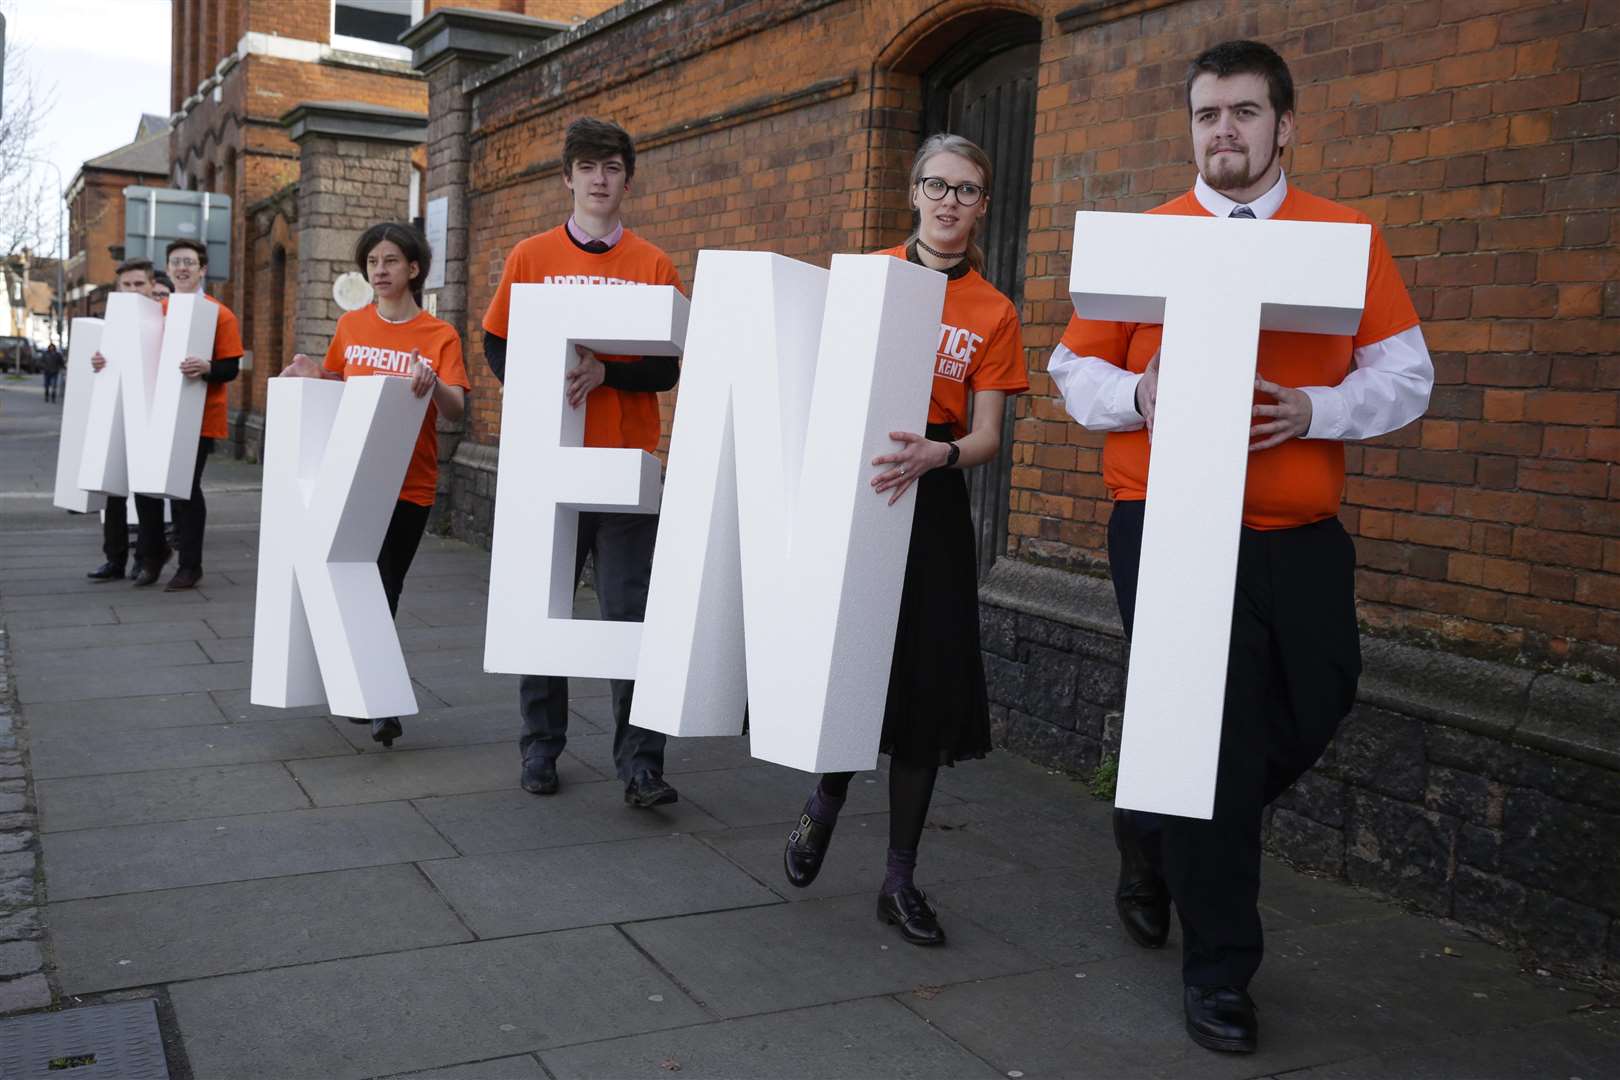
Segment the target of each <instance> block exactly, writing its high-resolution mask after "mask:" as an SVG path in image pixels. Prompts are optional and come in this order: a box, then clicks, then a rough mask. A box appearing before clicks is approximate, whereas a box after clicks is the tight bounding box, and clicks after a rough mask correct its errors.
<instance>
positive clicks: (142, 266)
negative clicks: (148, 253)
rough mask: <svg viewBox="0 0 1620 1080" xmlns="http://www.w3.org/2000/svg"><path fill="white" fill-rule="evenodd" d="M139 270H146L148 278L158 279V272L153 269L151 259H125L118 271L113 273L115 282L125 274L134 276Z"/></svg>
mask: <svg viewBox="0 0 1620 1080" xmlns="http://www.w3.org/2000/svg"><path fill="white" fill-rule="evenodd" d="M137 270H145V271H146V276H147V277H149V278H152V279H153V280H156V279H157V271H156V270H155V269H153V267H152V260H151V259H125V260H124V261H123V262H121V263H119V264H118V269H116V270H114V271H113V280H114V281H117V280H118V279H119V278H121V277H123V276H124V275H125V274H133V273H134V272H135V271H137Z"/></svg>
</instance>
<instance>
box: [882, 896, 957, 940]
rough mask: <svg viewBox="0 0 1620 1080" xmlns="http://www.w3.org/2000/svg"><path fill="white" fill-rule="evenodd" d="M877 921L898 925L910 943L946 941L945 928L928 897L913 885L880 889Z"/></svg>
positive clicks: (901, 933) (902, 934)
mask: <svg viewBox="0 0 1620 1080" xmlns="http://www.w3.org/2000/svg"><path fill="white" fill-rule="evenodd" d="M877 917H878V922H881V923H888V924H889V925H890V926H898V927H900V936H901V937H903V938H905V939H906V940H907V941H909V942H911V943H912V944H913V945H943V944H945V929H944V928H943V927H942V926H940V925H939V915H938V914H936V913H935V911H934V908H933V906H932V905H931V904H929V903H928V897H927V896H926V895H924V894H923V891H922V890H921V889H919V888H917V886H915V885H904V886H901V887H900V888H899V889H896V890H895V891H894V892H892V893H879V894H878V902H877Z"/></svg>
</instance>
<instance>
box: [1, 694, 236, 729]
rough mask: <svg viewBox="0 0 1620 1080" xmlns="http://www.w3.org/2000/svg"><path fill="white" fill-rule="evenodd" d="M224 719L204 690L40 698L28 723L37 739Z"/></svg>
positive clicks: (31, 709)
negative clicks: (101, 697)
mask: <svg viewBox="0 0 1620 1080" xmlns="http://www.w3.org/2000/svg"><path fill="white" fill-rule="evenodd" d="M245 692H246V691H244V693H245ZM224 719H225V714H224V713H222V712H220V710H219V706H217V705H215V704H214V699H213V698H212V697H210V696H209V695H208V694H205V693H192V694H153V695H151V696H149V697H126V698H118V699H115V700H100V701H62V702H41V703H40V704H38V705H30V706H28V727H29V729H30V730H31V731H32V732H33V733H34V738H35V740H36V741H38V740H39V739H40V738H42V737H44V736H46V735H47V734H49V735H53V736H54V735H57V734H63V735H66V734H72V735H73V736H74V737H75V738H82V739H95V738H103V737H105V736H108V735H124V734H128V733H130V732H134V731H149V730H152V729H155V728H166V727H190V726H192V725H195V724H218V723H220V722H221V721H222V720H224Z"/></svg>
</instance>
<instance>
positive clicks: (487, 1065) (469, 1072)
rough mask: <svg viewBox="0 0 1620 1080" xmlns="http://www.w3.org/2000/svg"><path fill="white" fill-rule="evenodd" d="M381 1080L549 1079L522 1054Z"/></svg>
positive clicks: (533, 1061)
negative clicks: (520, 1055)
mask: <svg viewBox="0 0 1620 1080" xmlns="http://www.w3.org/2000/svg"><path fill="white" fill-rule="evenodd" d="M382 1080H549V1077H548V1075H547V1073H546V1071H545V1070H544V1069H542V1068H541V1067H540V1062H538V1061H537V1060H535V1059H534V1057H533V1056H531V1055H529V1054H524V1055H523V1056H522V1057H501V1058H491V1059H489V1060H488V1061H474V1062H469V1063H468V1064H466V1065H452V1066H450V1067H449V1068H448V1069H429V1070H428V1071H427V1072H413V1073H395V1074H394V1075H393V1076H391V1077H384V1078H382Z"/></svg>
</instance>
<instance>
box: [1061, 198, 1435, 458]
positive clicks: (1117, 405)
mask: <svg viewBox="0 0 1620 1080" xmlns="http://www.w3.org/2000/svg"><path fill="white" fill-rule="evenodd" d="M1287 196H1288V178H1287V177H1285V176H1278V177H1277V182H1276V183H1275V184H1273V185H1272V186H1271V190H1269V191H1267V192H1266V193H1265V194H1264V195H1262V196H1260V197H1259V198H1258V199H1256V200H1254V202H1252V203H1249V204H1248V207H1249V209H1251V210H1253V211H1254V216H1255V218H1256V219H1258V220H1262V221H1263V220H1265V219H1267V218H1269V217H1271V216H1272V215H1273V214H1275V213H1276V212H1277V210H1278V208H1279V207H1281V206H1282V204H1283V199H1285V198H1287ZM1193 197H1194V198H1196V199H1197V200H1198V203H1199V205H1200V206H1202V207H1203V208H1204V209H1205V210H1208V211H1209V212H1210V214H1212V215H1213V216H1215V217H1230V216H1231V214H1232V210H1233V209H1234V208H1235V207H1237V206H1241V205H1243V204H1241V203H1237V202H1233V201H1232V200H1231V199H1229V198H1227V197H1226V196H1225V195H1222V194H1221V193H1220V192H1218V191H1216V190H1215V189H1214V188H1212V187H1210V186H1209V185H1208V184H1206V183H1204V178H1203V177H1202V176H1200V177H1199V178H1198V180H1197V181H1196V182H1195V183H1194V184H1193ZM1046 370H1047V373H1048V374H1049V375H1051V377H1052V383H1053V385H1054V386H1056V387H1057V390H1058V393H1059V394H1060V395H1061V396H1062V398H1063V407H1064V408H1065V409H1066V410H1068V413H1069V415H1070V416H1072V417H1074V420H1075V422H1076V423H1078V424H1079V425H1080V426H1081V427H1083V428H1085V429H1086V430H1087V431H1135V430H1136V429H1137V428H1139V427H1141V426H1142V415H1141V414H1140V413H1138V412H1137V411H1136V384H1137V383H1138V382H1140V381H1141V379H1142V376H1141V375H1138V374H1136V373H1134V372H1130V371H1126V370H1125V369H1124V368H1121V367H1115V366H1114V365H1113V364H1110V363H1109V362H1108V361H1106V360H1104V359H1102V358H1101V357H1098V356H1076V355H1075V354H1074V353H1073V352H1072V351H1071V350H1069V349H1068V348H1066V347H1065V346H1063V345H1061V344H1060V345H1058V347H1057V348H1056V349H1054V350H1053V351H1052V359H1051V360H1050V361H1049V362H1048V363H1047V366H1046ZM1433 387H1434V364H1433V362H1431V361H1430V359H1429V347H1428V346H1427V345H1426V344H1424V341H1423V329H1422V327H1418V326H1414V327H1412V328H1411V329H1409V330H1402V331H1401V332H1400V333H1398V334H1393V335H1391V336H1390V337H1387V338H1385V339H1384V340H1382V341H1375V342H1373V343H1372V344H1371V345H1363V346H1360V347H1359V348H1357V349H1356V350H1355V352H1353V353H1352V354H1351V369H1350V373H1349V374H1348V375H1346V376H1345V377H1344V381H1343V382H1341V383H1339V385H1337V386H1301V387H1299V389H1300V390H1301V391H1303V392H1304V394H1305V395H1306V396H1307V397H1309V398H1310V399H1311V426H1310V429H1309V430H1307V431H1306V432H1305V435H1304V438H1307V439H1341V440H1350V439H1371V438H1375V437H1376V436H1379V435H1384V434H1387V433H1388V432H1391V431H1394V430H1396V429H1397V428H1402V427H1405V426H1406V425H1407V424H1410V423H1411V422H1412V421H1413V420H1416V419H1417V418H1418V417H1420V416H1422V415H1423V413H1424V411H1425V410H1426V409H1428V407H1429V391H1430V390H1431V389H1433Z"/></svg>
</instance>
